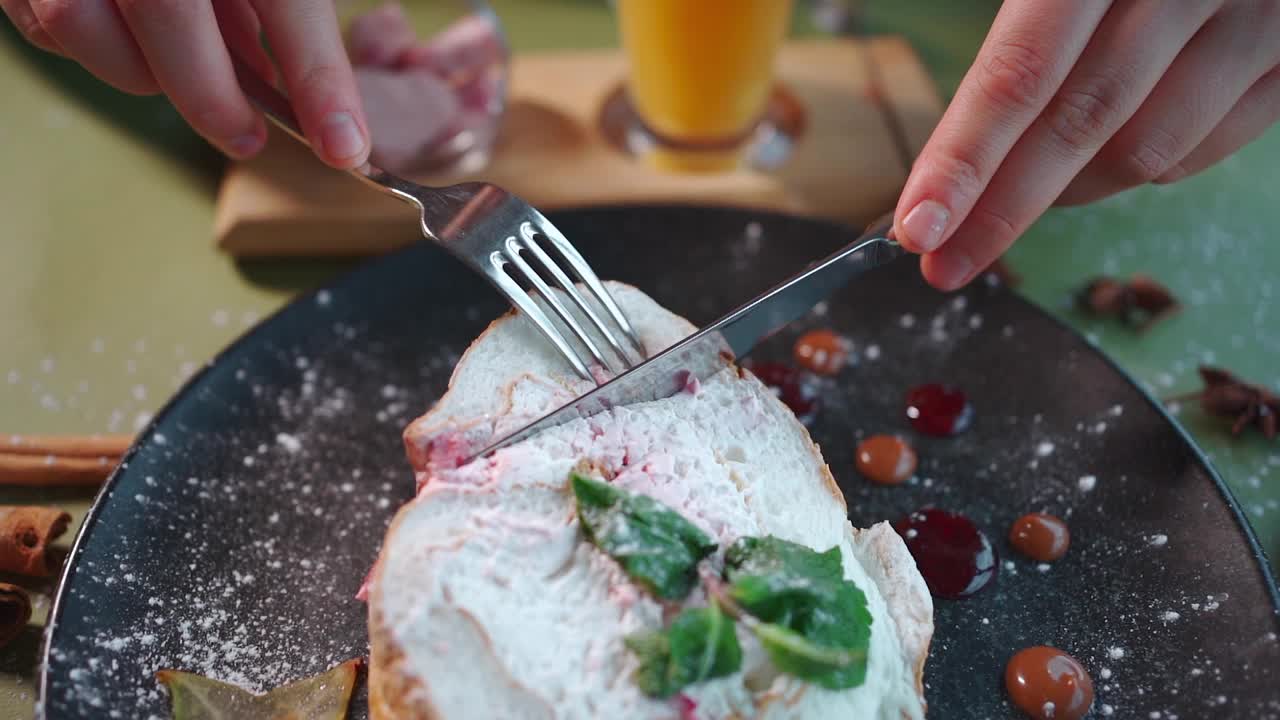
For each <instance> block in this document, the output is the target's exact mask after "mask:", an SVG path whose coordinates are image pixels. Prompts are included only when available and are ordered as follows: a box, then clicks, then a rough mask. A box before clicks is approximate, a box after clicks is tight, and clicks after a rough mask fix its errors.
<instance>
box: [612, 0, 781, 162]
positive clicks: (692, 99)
mask: <svg viewBox="0 0 1280 720" xmlns="http://www.w3.org/2000/svg"><path fill="white" fill-rule="evenodd" d="M792 4H793V0H616V7H617V17H618V25H619V30H620V34H621V36H622V45H623V48H624V51H625V53H626V57H627V60H628V63H629V69H628V76H627V81H626V92H625V101H626V103H627V105H628V106H629V111H630V119H631V125H632V126H633V127H630V128H628V129H627V131H626V133H625V136H626V144H627V146H628V148H629V149H630V150H632V151H633V152H635V153H636V154H638V155H641V156H643V157H644V158H645V159H646V160H648V161H649V162H650V163H651V164H653V165H655V166H657V167H660V168H663V169H668V170H675V171H723V170H730V169H733V168H736V167H741V166H744V165H762V164H763V165H767V164H771V163H772V164H776V162H777V161H778V160H779V153H778V147H777V141H778V140H779V139H781V138H780V137H779V131H780V128H778V127H774V126H772V124H771V123H769V122H768V118H769V113H768V112H767V111H768V110H769V107H770V101H771V98H774V97H775V92H774V60H775V57H776V56H777V53H778V47H779V46H780V45H781V44H782V41H783V38H784V37H785V36H786V34H787V30H788V26H789V21H790V18H791V10H792ZM769 143H772V145H773V147H771V148H768V151H767V152H765V150H766V148H764V147H762V144H769Z"/></svg>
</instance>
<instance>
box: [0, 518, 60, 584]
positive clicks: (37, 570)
mask: <svg viewBox="0 0 1280 720" xmlns="http://www.w3.org/2000/svg"><path fill="white" fill-rule="evenodd" d="M70 523H71V516H70V515H69V514H67V513H66V512H65V511H63V510H60V509H58V508H53V507H43V506H38V505H0V571H2V572H12V573H18V574H21V575H35V576H39V577H47V576H49V575H52V574H53V573H54V571H55V570H57V568H54V567H50V565H49V556H48V550H49V545H51V544H52V543H53V541H54V540H57V539H58V537H60V536H61V535H62V533H64V532H66V531H67V525H68V524H70Z"/></svg>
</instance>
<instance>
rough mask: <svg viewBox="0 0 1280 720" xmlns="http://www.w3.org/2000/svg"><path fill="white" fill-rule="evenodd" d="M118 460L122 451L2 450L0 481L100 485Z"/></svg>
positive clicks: (12, 483)
mask: <svg viewBox="0 0 1280 720" xmlns="http://www.w3.org/2000/svg"><path fill="white" fill-rule="evenodd" d="M0 447H3V446H0ZM119 464H120V456H119V455H99V456H96V457H95V456H91V455H86V456H74V455H70V456H68V455H52V454H45V455H28V454H19V453H10V452H4V451H0V485H21V486H26V487H54V486H61V485H68V486H81V487H97V486H98V485H101V484H102V481H103V480H106V479H107V476H108V475H110V474H111V471H112V470H115V469H116V466H117V465H119Z"/></svg>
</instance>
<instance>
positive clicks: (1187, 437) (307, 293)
mask: <svg viewBox="0 0 1280 720" xmlns="http://www.w3.org/2000/svg"><path fill="white" fill-rule="evenodd" d="M638 211H648V212H667V211H680V212H691V211H704V212H712V213H717V214H722V215H739V216H743V217H766V218H772V219H775V220H782V221H785V222H800V223H803V224H807V225H812V226H817V227H823V226H825V227H827V228H830V229H834V230H838V231H840V232H842V233H852V234H853V235H854V236H856V235H857V233H858V232H860V228H858V227H857V226H855V225H852V224H849V223H840V222H836V221H833V220H829V219H826V218H819V217H812V216H808V215H804V214H801V213H794V212H787V211H778V210H766V209H758V208H750V207H746V206H738V205H709V204H697V203H679V202H664V203H624V204H603V205H574V206H569V207H564V208H557V209H555V210H548V211H547V215H548V217H549V219H550V220H551V221H552V222H553V223H554V222H555V221H556V219H557V218H558V217H560V216H564V215H575V214H588V213H602V214H604V213H623V214H630V213H635V212H638ZM419 244H420V241H414V242H411V243H409V244H407V245H405V246H404V247H401V248H397V249H395V250H391V251H389V252H386V253H383V254H380V255H374V256H371V257H367V258H363V259H359V260H358V261H357V262H356V264H355V266H354V267H350V268H347V269H344V270H342V271H341V272H339V273H337V274H335V275H333V276H331V277H329V278H327V279H326V280H325V281H324V282H322V283H320V284H318V285H316V286H314V287H311V288H308V289H304V290H301V291H299V292H298V293H297V294H296V295H294V296H293V297H292V298H291V299H290V300H288V301H287V302H286V303H284V304H283V305H281V306H280V307H279V308H276V309H275V310H273V311H272V312H270V313H268V314H267V315H265V316H264V317H263V318H262V319H260V320H259V321H258V322H257V323H256V324H254V325H253V326H252V327H250V328H248V329H247V330H245V331H243V332H241V333H240V334H238V335H237V336H235V337H234V338H232V339H231V340H230V341H229V342H228V343H227V344H226V345H224V346H223V347H222V349H220V350H218V352H216V353H214V355H213V356H212V357H211V358H209V360H208V361H206V362H205V363H203V364H202V365H201V366H200V369H199V370H197V371H196V372H195V373H193V374H192V375H191V377H189V378H187V380H186V381H185V382H184V383H183V384H182V385H181V386H180V387H179V388H178V389H177V390H176V391H175V392H174V394H173V395H172V396H170V397H169V399H168V400H167V401H165V403H164V404H163V405H161V406H160V407H159V408H158V409H157V410H156V413H155V415H154V416H153V417H152V418H151V420H150V421H149V422H148V423H147V424H146V425H145V426H144V427H143V428H142V429H141V430H139V431H138V433H137V434H136V435H135V436H134V441H133V443H132V444H131V445H130V446H129V449H128V450H127V451H126V452H125V453H124V455H122V456H121V459H120V464H119V465H117V466H116V468H115V469H114V470H112V471H111V474H110V475H108V476H107V478H106V480H105V481H103V483H102V486H101V487H100V488H99V489H98V492H97V493H96V494H95V495H94V497H93V500H92V502H91V504H90V506H89V509H88V511H86V512H85V515H84V519H83V520H82V521H81V523H80V528H79V529H78V530H77V531H76V536H75V539H74V540H73V541H72V544H71V548H70V549H69V550H68V551H67V555H66V560H65V562H64V565H63V567H62V570H61V572H59V574H58V584H57V591H56V593H55V594H54V597H53V601H52V603H50V605H49V612H48V616H47V619H46V621H45V627H44V628H43V630H42V632H41V646H40V650H39V652H38V653H37V658H38V659H39V665H38V672H39V680H38V682H37V683H36V715H35V717H36V718H37V719H38V720H45V718H47V717H48V704H47V702H46V700H47V698H48V691H49V683H50V670H49V668H50V656H51V655H52V653H53V649H54V648H53V636H54V633H55V632H56V631H57V627H58V624H59V620H60V619H61V616H62V612H63V610H64V606H65V604H66V602H68V599H67V597H68V595H69V594H70V593H69V590H70V581H71V579H72V578H73V577H74V575H75V572H76V570H77V569H78V566H79V562H78V558H79V556H80V553H81V549H82V545H84V544H86V543H87V542H88V539H89V535H91V534H92V532H93V529H94V528H95V527H96V526H97V522H98V519H99V515H100V514H101V511H102V508H103V507H104V506H105V505H106V502H107V500H108V499H109V496H110V495H111V493H112V492H113V491H114V489H115V486H116V484H117V483H118V482H119V480H120V478H121V477H122V476H123V474H124V472H125V471H127V470H128V465H129V462H130V461H131V460H132V459H133V457H134V456H135V455H136V454H137V453H138V452H139V450H140V449H141V447H142V445H143V443H144V442H145V441H147V440H149V439H150V438H151V437H152V436H153V435H154V434H155V430H156V428H157V426H158V425H160V424H161V421H162V420H164V419H166V418H167V417H168V416H169V415H170V414H171V413H172V412H173V409H174V407H175V406H176V405H178V404H179V403H181V402H184V401H186V400H187V399H188V397H189V396H190V394H191V393H193V392H194V391H195V390H197V389H198V386H199V385H200V383H201V382H202V381H203V380H204V378H205V377H206V376H207V375H208V374H209V373H210V372H211V371H212V370H213V369H214V368H215V367H217V366H218V364H219V363H220V362H221V361H222V360H224V359H225V358H226V357H227V356H229V355H231V354H232V353H234V352H236V351H238V350H242V349H244V348H245V347H247V346H248V345H249V344H250V342H251V341H252V340H253V339H254V338H255V336H257V335H258V334H259V333H262V332H265V331H266V328H267V327H268V326H270V325H272V324H273V322H274V321H275V320H276V319H277V318H279V317H280V316H281V315H283V314H284V313H286V312H290V311H292V310H293V309H294V308H295V307H297V306H299V305H301V304H303V303H304V302H306V301H308V300H312V301H314V300H315V298H316V297H317V296H318V295H319V294H320V293H321V292H325V291H333V290H336V289H338V288H340V287H342V286H344V285H347V284H349V283H350V282H351V281H352V279H353V278H355V277H356V276H359V275H363V274H366V273H376V272H379V269H380V268H381V267H382V266H383V265H391V264H394V262H395V260H396V259H397V258H399V257H400V256H401V255H404V254H406V253H408V252H412V251H414V250H415V249H416V248H418V247H419ZM445 254H447V253H445ZM902 260H905V258H900V261H902ZM1003 292H1005V293H1007V294H1008V295H1009V296H1010V297H1011V298H1012V299H1013V301H1014V302H1017V303H1021V304H1022V305H1024V306H1025V307H1027V308H1029V309H1030V310H1031V311H1032V312H1033V313H1034V314H1036V315H1039V316H1040V317H1041V318H1042V319H1044V320H1047V321H1049V322H1050V323H1051V324H1053V325H1054V326H1055V327H1057V329H1058V330H1060V331H1065V332H1066V333H1067V334H1068V335H1070V336H1072V337H1074V339H1075V340H1076V341H1077V342H1078V343H1079V344H1080V345H1081V346H1083V347H1085V348H1086V349H1087V350H1088V351H1089V352H1091V353H1093V354H1094V355H1096V356H1098V357H1099V358H1101V360H1102V361H1103V362H1104V363H1105V364H1106V365H1107V367H1109V368H1110V369H1111V370H1112V371H1114V372H1116V373H1117V374H1118V375H1119V376H1120V377H1121V378H1123V380H1124V381H1125V382H1126V383H1128V384H1129V385H1130V386H1131V387H1132V388H1133V389H1134V390H1136V391H1137V392H1138V394H1139V396H1140V397H1142V399H1143V400H1144V401H1145V402H1146V403H1147V405H1148V406H1150V407H1151V408H1152V409H1154V410H1155V411H1156V413H1157V415H1159V417H1160V418H1161V419H1162V420H1163V421H1164V422H1165V424H1166V425H1168V426H1170V427H1172V428H1173V430H1174V432H1175V433H1176V434H1177V436H1178V437H1179V438H1180V439H1181V440H1182V442H1183V443H1184V444H1185V445H1186V446H1187V447H1189V448H1190V449H1191V454H1192V457H1193V458H1194V460H1195V461H1196V462H1197V463H1199V465H1200V467H1201V468H1203V469H1204V470H1205V471H1206V474H1207V475H1208V476H1209V479H1210V480H1211V481H1212V483H1213V485H1214V487H1215V489H1216V490H1217V491H1218V494H1219V496H1221V498H1222V499H1223V500H1224V501H1225V502H1226V504H1227V508H1228V510H1230V513H1231V516H1232V518H1233V519H1234V520H1235V523H1236V525H1237V527H1238V528H1239V529H1240V530H1241V531H1242V532H1243V534H1244V539H1245V544H1246V546H1247V547H1248V549H1249V550H1250V551H1251V554H1252V556H1253V560H1254V561H1255V563H1256V564H1257V565H1258V568H1259V570H1260V571H1261V574H1262V580H1263V581H1264V583H1263V584H1264V585H1265V587H1266V591H1267V594H1268V595H1269V596H1270V599H1271V605H1272V616H1273V617H1274V618H1275V619H1276V622H1277V624H1280V584H1278V583H1277V578H1276V573H1275V572H1273V570H1272V568H1271V562H1270V559H1269V558H1268V556H1267V552H1266V549H1265V548H1263V547H1262V543H1261V542H1259V540H1258V536H1257V533H1256V532H1255V531H1254V529H1253V526H1252V525H1251V524H1250V523H1249V519H1248V516H1247V515H1246V514H1245V512H1244V509H1243V507H1241V505H1240V503H1239V501H1238V500H1237V499H1236V497H1235V494H1234V493H1233V492H1232V491H1231V488H1230V487H1229V486H1228V485H1227V484H1226V481H1225V480H1223V478H1222V475H1221V474H1220V473H1219V472H1218V469H1217V468H1216V467H1215V466H1214V464H1213V463H1212V461H1210V459H1209V457H1208V455H1207V454H1206V453H1205V451H1204V450H1203V448H1201V447H1200V445H1199V443H1197V442H1196V441H1195V439H1194V438H1193V437H1192V436H1191V433H1190V431H1189V430H1187V428H1186V427H1185V426H1184V425H1183V424H1182V423H1181V422H1179V421H1178V420H1177V419H1176V418H1174V416H1173V415H1172V414H1171V413H1170V412H1169V411H1168V409H1167V408H1166V407H1165V405H1164V404H1163V403H1161V402H1160V401H1159V400H1158V399H1157V398H1156V397H1155V396H1154V395H1152V394H1151V393H1150V392H1148V391H1147V390H1146V388H1144V387H1143V386H1142V385H1141V384H1140V383H1139V382H1138V381H1137V379H1136V378H1135V377H1134V376H1133V375H1132V374H1130V373H1129V371H1127V370H1125V369H1124V368H1123V367H1121V366H1120V364H1119V363H1118V362H1117V361H1116V360H1115V359H1114V358H1112V356H1111V355H1110V354H1109V353H1106V352H1104V351H1103V350H1102V348H1100V347H1099V346H1097V345H1096V344H1094V343H1091V342H1089V340H1088V338H1086V337H1085V336H1084V335H1083V334H1082V333H1081V332H1080V331H1079V330H1077V329H1076V328H1074V327H1072V326H1071V325H1069V324H1067V322H1066V321H1065V320H1064V319H1062V318H1059V317H1057V316H1055V315H1053V314H1052V313H1050V312H1049V311H1048V310H1047V309H1046V308H1044V307H1041V306H1040V305H1039V304H1037V303H1035V302H1032V301H1031V300H1030V299H1028V298H1027V297H1026V296H1024V295H1023V294H1021V293H1020V292H1018V291H1017V290H1016V289H1014V288H1012V287H1010V286H1008V285H1004V286H1003Z"/></svg>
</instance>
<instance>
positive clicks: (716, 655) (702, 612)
mask: <svg viewBox="0 0 1280 720" xmlns="http://www.w3.org/2000/svg"><path fill="white" fill-rule="evenodd" d="M625 642H626V645H627V647H628V648H629V649H630V650H631V651H632V652H633V653H635V654H636V657H638V658H639V659H640V667H639V668H638V669H637V670H636V674H635V680H636V684H637V685H639V686H640V690H641V692H643V693H644V694H646V695H649V696H651V697H656V698H668V697H671V696H672V695H675V694H676V693H678V692H680V690H681V689H683V688H684V687H686V686H688V685H692V684H693V683H696V682H702V681H703V680H710V679H712V678H718V677H724V676H725V675H731V674H733V673H735V672H737V671H738V669H739V668H740V667H742V648H741V646H739V645H738V636H737V635H736V634H734V631H733V620H731V619H730V618H728V617H727V616H726V615H725V614H724V612H723V611H721V610H720V607H719V606H718V605H716V604H714V603H712V604H711V606H710V607H705V608H697V609H694V610H685V611H684V612H682V613H680V615H679V616H677V617H676V619H675V620H674V621H673V622H672V623H671V627H669V628H667V629H666V630H665V631H662V632H645V633H636V634H634V635H628V636H627V638H626V640H625Z"/></svg>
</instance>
